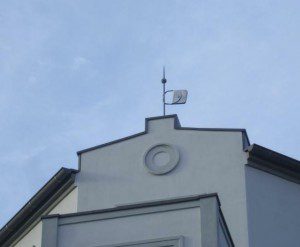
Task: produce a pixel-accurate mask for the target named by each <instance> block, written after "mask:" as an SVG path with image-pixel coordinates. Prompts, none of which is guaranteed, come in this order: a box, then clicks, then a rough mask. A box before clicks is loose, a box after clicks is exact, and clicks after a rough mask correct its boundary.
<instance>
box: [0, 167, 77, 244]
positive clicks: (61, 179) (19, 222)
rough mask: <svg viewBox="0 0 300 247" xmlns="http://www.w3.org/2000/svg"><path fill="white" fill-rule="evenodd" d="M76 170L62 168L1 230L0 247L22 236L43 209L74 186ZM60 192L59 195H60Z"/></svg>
mask: <svg viewBox="0 0 300 247" xmlns="http://www.w3.org/2000/svg"><path fill="white" fill-rule="evenodd" d="M77 172H78V171H77V170H75V169H68V168H64V167H63V168H61V169H60V170H59V171H58V172H57V173H56V174H55V175H54V176H53V177H52V178H51V179H50V180H49V181H48V182H47V183H46V184H45V185H44V186H43V187H42V188H41V189H40V190H39V191H38V192H37V193H36V194H35V195H34V196H33V197H32V198H31V199H30V200H29V201H28V202H27V203H26V204H25V205H24V206H23V207H22V208H21V209H20V210H19V212H17V213H16V214H15V216H13V217H12V218H11V220H10V221H9V222H8V223H7V224H5V225H4V226H3V227H2V229H1V230H0V246H8V245H7V242H8V241H10V239H11V238H13V237H15V235H16V234H21V232H22V230H23V229H25V228H26V227H25V226H28V225H29V224H30V223H32V222H34V220H35V219H36V217H40V216H41V215H40V214H37V212H40V211H41V209H43V210H44V208H45V205H46V204H48V202H49V201H51V202H52V201H53V200H55V199H57V198H58V197H59V196H60V195H61V194H62V193H63V192H64V191H65V190H66V189H67V188H68V187H70V185H71V184H74V181H75V174H76V173H77ZM58 192H59V193H58Z"/></svg>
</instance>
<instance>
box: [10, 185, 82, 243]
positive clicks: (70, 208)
mask: <svg viewBox="0 0 300 247" xmlns="http://www.w3.org/2000/svg"><path fill="white" fill-rule="evenodd" d="M77 196H78V190H77V188H75V189H74V190H72V191H71V192H70V193H69V194H68V195H67V196H66V197H65V198H64V199H62V200H61V201H60V202H59V203H58V204H57V205H56V206H55V207H54V208H53V209H52V210H51V211H50V212H49V213H48V214H66V213H75V212H77ZM41 241H42V222H41V221H39V222H38V224H36V225H35V226H34V227H33V228H32V229H31V230H30V231H29V232H28V233H27V234H26V235H25V236H23V238H21V239H20V240H19V241H18V242H17V243H16V244H15V245H14V246H15V247H32V246H34V245H35V246H36V247H40V246H41Z"/></svg>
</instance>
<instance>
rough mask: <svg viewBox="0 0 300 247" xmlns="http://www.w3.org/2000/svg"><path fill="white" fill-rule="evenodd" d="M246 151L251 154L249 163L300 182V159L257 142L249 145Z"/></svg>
mask: <svg viewBox="0 0 300 247" xmlns="http://www.w3.org/2000/svg"><path fill="white" fill-rule="evenodd" d="M245 151H246V152H248V154H249V157H248V164H247V165H249V166H251V167H254V168H256V169H260V170H262V171H265V172H268V173H270V174H273V175H276V176H279V177H281V178H284V179H287V180H289V181H292V182H295V183H298V184H300V161H299V160H296V159H293V158H291V157H288V156H286V155H283V154H281V153H278V152H275V151H273V150H271V149H268V148H265V147H262V146H260V145H257V144H253V145H251V146H249V147H248V148H246V150H245Z"/></svg>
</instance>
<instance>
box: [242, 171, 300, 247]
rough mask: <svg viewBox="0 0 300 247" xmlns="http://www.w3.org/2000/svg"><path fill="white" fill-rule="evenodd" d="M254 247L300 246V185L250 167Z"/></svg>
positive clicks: (249, 213) (248, 194)
mask: <svg viewBox="0 0 300 247" xmlns="http://www.w3.org/2000/svg"><path fill="white" fill-rule="evenodd" d="M246 182H247V183H246V184H247V202H248V219H249V220H248V222H249V241H250V246H255V247H265V246H272V247H285V246H299V243H300V234H299V233H300V210H299V209H300V185H299V184H296V183H293V182H289V181H287V180H285V179H282V178H280V177H277V176H274V175H271V174H269V173H266V172H263V171H260V170H257V169H254V168H251V167H246Z"/></svg>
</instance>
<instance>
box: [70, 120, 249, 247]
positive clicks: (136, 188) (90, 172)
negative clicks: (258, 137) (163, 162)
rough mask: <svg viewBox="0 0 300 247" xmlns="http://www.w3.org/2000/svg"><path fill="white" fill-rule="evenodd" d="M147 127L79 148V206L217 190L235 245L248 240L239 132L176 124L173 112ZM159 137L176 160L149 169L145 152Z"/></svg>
mask: <svg viewBox="0 0 300 247" xmlns="http://www.w3.org/2000/svg"><path fill="white" fill-rule="evenodd" d="M148 127H149V128H148V133H147V134H145V135H141V136H138V137H136V138H133V139H129V140H126V141H123V142H119V143H115V144H113V145H109V146H105V147H102V148H99V149H96V150H93V151H90V152H86V153H83V154H81V172H80V173H79V174H78V175H77V180H76V182H77V185H78V211H86V210H95V209H103V208H109V207H114V206H116V205H119V204H127V203H136V202H143V201H149V200H160V199H167V198H172V197H180V196H187V195H193V194H205V193H215V192H217V193H218V194H219V197H220V200H221V203H222V210H223V212H224V215H225V218H226V221H227V223H228V226H229V230H230V232H231V234H232V236H233V239H234V242H235V244H236V246H243V247H247V246H248V234H247V210H246V191H245V174H244V173H245V170H244V165H245V164H246V162H247V161H246V154H245V153H244V151H243V143H242V134H241V132H230V131H229V132H224V131H196V130H176V129H174V118H166V119H159V120H151V121H150V122H149V126H148ZM157 143H168V144H171V145H174V146H175V147H176V148H177V149H178V150H179V153H180V161H179V165H178V166H177V167H176V168H175V169H174V170H173V171H171V172H170V173H168V174H166V175H152V174H150V173H149V172H148V171H147V169H145V167H144V165H143V155H144V153H145V152H146V150H148V149H149V147H151V146H153V145H155V144H157Z"/></svg>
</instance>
